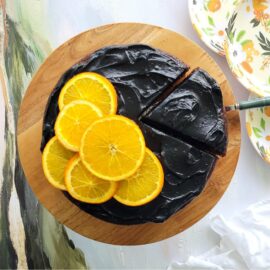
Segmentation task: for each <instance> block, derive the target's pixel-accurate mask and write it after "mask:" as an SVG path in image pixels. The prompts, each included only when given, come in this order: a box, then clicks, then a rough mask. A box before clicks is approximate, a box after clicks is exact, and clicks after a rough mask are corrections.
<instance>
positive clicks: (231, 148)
mask: <svg viewBox="0 0 270 270" xmlns="http://www.w3.org/2000/svg"><path fill="white" fill-rule="evenodd" d="M132 43H133V44H134V43H143V44H149V45H150V46H153V47H155V48H159V49H161V50H163V51H165V52H168V53H170V54H171V55H173V56H175V57H177V58H179V59H182V60H183V61H184V62H185V63H187V64H188V65H189V66H190V67H191V69H194V68H196V67H198V66H200V67H201V68H203V69H205V70H206V71H208V72H209V73H210V74H211V75H212V76H213V77H214V78H215V79H216V80H217V81H218V83H219V84H220V87H221V89H222V93H223V98H224V104H225V105H228V104H233V103H234V102H235V99H234V96H233V93H232V90H231V88H230V86H229V84H228V82H227V80H226V78H225V76H224V74H223V73H222V71H221V69H220V68H219V67H218V65H217V64H216V63H215V62H214V60H213V59H212V58H211V57H210V56H209V55H208V54H207V53H206V52H205V51H204V50H202V49H201V48H200V47H199V46H197V45H196V44H195V43H193V42H192V41H190V40H188V39H187V38H185V37H183V36H181V35H179V34H177V33H175V32H172V31H169V30H166V29H163V28H160V27H157V26H152V25H146V24H137V23H119V24H111V25H106V26H102V27H98V28H95V29H92V30H89V31H86V32H84V33H82V34H80V35H78V36H76V37H74V38H72V39H71V40H68V41H67V42H66V43H64V44H63V45H62V46H60V47H59V48H58V49H56V50H55V51H54V52H53V53H52V54H51V55H50V56H49V57H48V58H47V60H46V61H45V62H44V63H43V64H42V66H41V67H40V68H39V70H38V72H37V73H36V75H35V76H34V78H33V80H32V81H31V83H30V85H29V87H28V90H27V92H26V94H25V97H24V99H23V102H22V104H21V108H20V113H19V120H18V148H19V154H20V160H21V164H22V166H23V169H24V172H25V175H26V177H27V179H28V182H29V184H30V186H31V188H32V190H33V191H34V193H35V194H36V196H37V197H38V199H39V200H40V202H41V203H42V204H43V205H44V206H45V207H46V208H47V209H48V210H49V211H50V212H51V213H52V214H53V215H54V216H55V218H56V219H57V220H59V221H60V222H61V223H63V224H65V225H66V226H68V227H69V228H71V229H73V230H74V231H76V232H78V233H79V234H82V235H84V236H86V237H89V238H91V239H94V240H97V241H101V242H106V243H110V244H119V245H137V244H148V243H152V242H156V241H160V240H163V239H166V238H168V237H171V236H174V235H175V234H177V233H180V232H181V231H183V230H185V229H187V228H188V227H190V226H191V225H193V224H194V223H195V222H197V221H198V220H200V219H201V218H202V217H203V216H204V215H206V214H207V213H208V212H209V211H210V210H211V208H212V207H213V206H214V205H215V204H216V203H217V202H218V200H219V199H220V198H221V196H222V195H223V193H224V192H225V190H226V188H227V187H228V185H229V183H230V181H231V178H232V176H233V174H234V171H235V168H236V165H237V161H238V156H239V150H240V141H241V133H240V120H239V114H238V112H230V113H228V115H227V116H228V117H227V118H228V134H229V143H228V151H227V155H226V157H223V158H220V159H219V160H218V161H217V164H216V167H215V169H214V171H213V173H212V175H211V177H210V179H209V181H208V184H207V186H206V187H205V189H204V191H203V192H202V193H201V195H200V196H198V197H197V198H196V199H194V200H193V201H192V202H191V203H190V204H188V205H187V206H186V207H185V208H183V209H182V210H181V211H179V212H178V213H176V214H175V215H173V216H172V217H171V218H169V219H168V220H167V221H165V222H163V223H160V224H154V223H147V224H142V225H130V226H124V225H115V224H111V223H107V222H104V221H101V220H99V219H97V218H94V217H93V216H91V215H89V214H87V213H85V212H84V211H82V210H80V209H79V208H78V207H77V206H75V205H74V204H72V203H71V201H69V200H68V199H67V198H66V196H64V194H63V193H62V192H61V191H60V190H57V189H56V188H54V187H52V186H51V185H50V184H49V183H48V182H47V180H46V179H45V176H44V174H43V171H42V166H41V153H40V150H39V147H40V141H41V132H42V130H41V129H42V118H43V114H44V110H45V106H46V103H47V99H48V97H49V95H50V93H51V91H52V90H53V88H54V86H55V85H56V83H57V81H58V80H59V78H60V77H61V75H62V74H63V73H64V72H65V71H66V70H67V69H69V68H70V67H71V66H72V65H74V64H75V63H76V62H78V61H80V60H81V59H82V58H84V57H86V56H87V55H89V54H91V53H92V52H94V51H95V50H97V49H100V48H102V47H104V46H108V45H116V44H132Z"/></svg>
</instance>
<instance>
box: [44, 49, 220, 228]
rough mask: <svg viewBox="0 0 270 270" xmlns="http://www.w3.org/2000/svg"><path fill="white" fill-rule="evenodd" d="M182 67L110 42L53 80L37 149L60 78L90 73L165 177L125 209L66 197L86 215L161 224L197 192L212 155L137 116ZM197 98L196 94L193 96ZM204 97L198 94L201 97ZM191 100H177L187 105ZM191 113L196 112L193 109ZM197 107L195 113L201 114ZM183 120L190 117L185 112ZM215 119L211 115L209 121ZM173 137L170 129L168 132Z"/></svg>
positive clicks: (49, 125) (50, 125) (53, 112)
mask: <svg viewBox="0 0 270 270" xmlns="http://www.w3.org/2000/svg"><path fill="white" fill-rule="evenodd" d="M186 70H187V66H186V65H185V64H184V63H182V62H181V61H179V60H177V59H175V58H173V57H171V56H169V55H167V54H166V53H163V52H161V51H158V50H155V49H153V48H151V47H149V46H145V45H130V46H115V47H106V48H104V49H100V50H98V51H97V52H95V53H93V54H92V55H90V56H89V57H88V58H86V59H84V60H83V61H81V62H80V63H78V64H76V65H74V66H73V67H71V68H70V69H69V70H68V71H67V72H66V73H65V74H64V75H63V76H62V77H61V79H60V80H59V82H58V83H57V85H56V87H55V89H54V90H53V92H52V94H51V96H50V98H49V100H48V104H47V107H46V111H45V115H44V122H43V134H42V135H43V136H42V143H41V149H43V148H44V146H45V145H46V143H47V142H48V140H49V139H50V138H51V137H52V136H54V123H55V120H56V117H57V115H58V113H59V109H58V105H57V100H58V96H59V93H60V91H61V88H62V87H63V85H64V84H65V82H66V81H67V80H68V79H70V78H71V77H72V76H74V75H75V74H77V73H80V72H85V71H94V72H97V73H99V74H101V75H104V76H106V77H107V78H108V79H109V80H110V81H111V82H112V83H113V85H114V86H115V88H116V90H117V94H118V103H119V109H118V113H119V114H122V115H125V116H128V117H129V118H132V119H133V120H135V121H136V122H137V124H138V125H139V126H140V128H141V129H142V132H143V134H144V136H145V140H146V145H147V147H149V148H150V149H151V150H152V151H154V152H155V154H156V155H157V156H158V158H159V159H160V161H161V163H162V166H163V169H164V175H165V184H164V187H163V190H162V192H161V194H160V195H159V196H158V197H157V198H156V199H154V200H153V201H151V202H150V203H148V204H146V205H143V206H139V207H129V206H125V205H122V204H120V203H118V202H117V201H116V200H114V199H111V200H110V201H108V202H106V203H103V204H100V205H93V204H87V203H82V202H79V201H77V200H75V199H73V198H72V197H70V196H69V194H68V193H65V194H66V196H67V197H68V198H69V199H70V200H71V201H72V202H73V203H74V204H76V205H77V206H78V207H80V208H81V209H82V210H84V211H86V212H88V213H89V214H91V215H93V216H95V217H97V218H100V219H103V220H105V221H108V222H112V223H116V224H140V223H145V222H163V221H164V220H166V219H167V218H169V217H170V216H171V215H172V214H174V213H175V212H177V211H178V210H179V209H181V208H183V207H184V206H185V205H186V204H187V203H189V202H190V201H191V200H192V199H194V198H195V197H196V196H197V195H198V194H200V193H201V191H202V190H203V188H204V186H205V184H206V182H207V179H208V178H209V176H210V174H211V172H212V170H213V167H214V164H215V160H216V157H215V156H214V155H212V154H209V153H207V152H205V151H203V150H200V149H198V148H197V147H196V146H194V145H191V144H189V143H186V142H185V141H183V140H181V139H180V138H179V137H173V136H171V135H169V134H171V133H170V132H168V133H167V134H166V132H163V131H159V130H158V129H159V125H158V126H157V127H158V129H157V128H154V127H151V126H149V125H147V124H145V123H143V122H140V121H139V120H138V117H139V115H140V114H141V113H142V112H143V111H147V109H148V108H149V106H152V105H153V104H156V101H157V100H158V99H160V96H163V94H164V92H167V90H168V89H169V88H170V87H171V85H172V84H173V83H174V82H175V81H176V80H177V79H178V78H179V77H181V76H182V75H183V74H184V73H185V71H186ZM197 98H201V96H200V95H199V96H198V97H197ZM203 98H204V97H203ZM194 102H195V101H194V100H192V99H190V100H187V104H185V105H184V104H183V106H186V107H187V108H191V110H192V108H193V107H194V106H195V107H196V105H194ZM193 110H194V115H195V116H196V117H198V115H197V114H196V108H194V109H193ZM202 112H203V111H201V112H200V113H199V114H201V113H202ZM185 118H186V119H188V118H190V119H192V118H194V116H192V115H190V116H186V117H185ZM215 120H216V119H215ZM172 134H173V135H174V133H172Z"/></svg>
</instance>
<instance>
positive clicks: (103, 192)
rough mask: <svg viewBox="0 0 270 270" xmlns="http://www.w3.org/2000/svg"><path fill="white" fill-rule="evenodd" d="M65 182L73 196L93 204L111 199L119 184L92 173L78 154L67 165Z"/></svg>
mask: <svg viewBox="0 0 270 270" xmlns="http://www.w3.org/2000/svg"><path fill="white" fill-rule="evenodd" d="M65 183H66V187H67V190H68V192H69V194H70V195H71V196H72V197H73V198H75V199H77V200H79V201H82V202H86V203H93V204H98V203H103V202H106V201H108V200H109V199H111V198H112V196H113V195H114V193H115V191H116V189H117V186H118V184H117V183H116V182H110V181H104V180H102V179H100V178H98V177H96V176H94V175H93V174H92V173H90V172H89V171H88V170H87V169H86V168H85V166H84V165H83V163H82V162H81V159H80V157H79V155H78V154H77V155H75V156H74V157H73V158H72V159H71V160H70V161H69V163H68V165H67V168H66V172H65Z"/></svg>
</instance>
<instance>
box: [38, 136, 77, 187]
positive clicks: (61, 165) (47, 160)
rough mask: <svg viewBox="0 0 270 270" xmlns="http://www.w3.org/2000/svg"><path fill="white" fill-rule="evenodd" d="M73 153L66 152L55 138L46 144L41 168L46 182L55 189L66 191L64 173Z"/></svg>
mask: <svg viewBox="0 0 270 270" xmlns="http://www.w3.org/2000/svg"><path fill="white" fill-rule="evenodd" d="M73 156H74V152H72V151H69V150H67V149H66V148H65V147H64V146H63V145H62V144H61V143H60V142H59V141H58V140H57V138H56V137H53V138H52V139H50V140H49V142H48V143H47V144H46V146H45V148H44V151H43V154H42V167H43V171H44V174H45V176H46V178H47V179H48V181H49V182H50V183H51V184H52V185H53V186H54V187H56V188H59V189H62V190H66V186H65V182H64V172H65V168H66V165H67V163H68V161H69V160H70V158H71V157H73Z"/></svg>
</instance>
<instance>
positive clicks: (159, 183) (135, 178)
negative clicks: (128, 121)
mask: <svg viewBox="0 0 270 270" xmlns="http://www.w3.org/2000/svg"><path fill="white" fill-rule="evenodd" d="M163 184H164V173H163V169H162V166H161V164H160V162H159V160H158V158H157V157H156V155H155V154H154V153H153V152H152V151H151V150H149V149H148V148H146V151H145V157H144V160H143V163H142V165H141V166H140V168H139V169H138V170H137V171H136V172H135V174H133V175H132V176H130V177H128V178H127V179H125V180H123V181H120V182H119V187H118V189H117V191H116V193H115V195H114V198H115V199H116V200H117V201H118V202H120V203H122V204H125V205H128V206H139V205H143V204H146V203H148V202H150V201H152V200H153V199H155V198H156V197H157V196H158V195H159V193H160V192H161V190H162V188H163Z"/></svg>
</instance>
